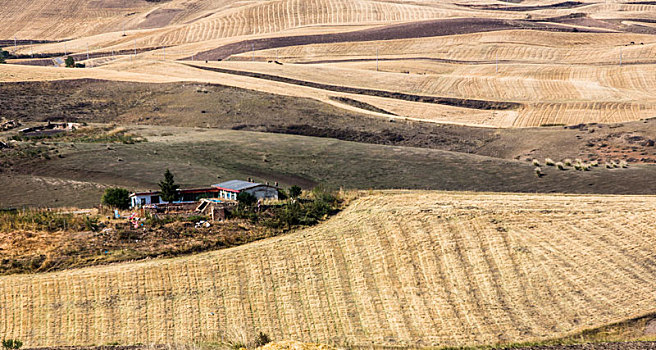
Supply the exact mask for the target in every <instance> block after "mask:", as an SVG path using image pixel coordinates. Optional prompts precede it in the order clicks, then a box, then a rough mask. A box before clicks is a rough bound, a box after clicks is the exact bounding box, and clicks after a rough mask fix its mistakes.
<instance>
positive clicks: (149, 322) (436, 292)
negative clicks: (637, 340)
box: [0, 191, 656, 347]
mask: <svg viewBox="0 0 656 350" xmlns="http://www.w3.org/2000/svg"><path fill="white" fill-rule="evenodd" d="M655 221H656V197H650V196H565V195H515V194H472V193H446V192H418V191H397V192H383V193H375V194H371V195H364V196H363V197H362V198H360V199H357V200H355V201H354V202H352V204H351V205H350V206H349V207H348V208H347V209H346V210H345V211H343V212H342V213H340V214H338V215H337V216H336V217H334V218H333V219H331V220H328V221H327V222H325V223H323V224H322V225H320V226H318V227H315V228H311V229H307V230H303V231H300V232H298V233H295V234H292V235H289V236H285V237H280V238H273V239H269V240H265V241H260V242H257V243H254V244H249V245H246V246H242V247H237V248H234V249H226V250H223V251H218V252H211V253H205V254H200V255H196V256H192V257H185V258H176V259H169V260H154V261H149V262H140V263H128V264H119V265H114V266H104V267H95V268H85V269H79V270H70V271H64V272H58V273H49V274H41V275H27V276H6V277H1V278H0V298H1V299H0V316H1V317H0V333H2V334H4V335H5V336H7V337H12V338H19V339H23V340H25V342H26V345H27V346H31V347H34V346H58V345H71V344H78V345H90V344H105V343H109V342H119V343H122V344H134V343H139V342H140V343H189V342H193V341H212V340H214V339H218V338H220V337H221V336H222V334H225V332H227V331H228V330H230V329H247V330H258V331H263V332H265V333H267V334H269V335H271V337H272V338H273V339H296V340H300V341H310V342H323V343H336V344H351V345H360V346H367V345H382V346H401V345H404V346H465V345H482V344H499V343H517V342H523V341H528V340H531V341H532V340H536V341H539V340H545V339H551V338H557V337H563V336H566V335H569V334H572V333H575V332H577V331H581V330H583V329H588V328H591V327H597V326H599V325H603V324H608V323H611V322H616V321H617V320H622V319H627V318H631V317H634V316H636V314H637V313H640V312H643V313H644V312H647V311H653V310H654V308H655V307H656V302H655V301H654V300H653V287H654V285H653V281H654V278H655V277H656V249H655V248H654V246H653V245H652V244H650V243H649V242H652V241H653V240H654V239H655V238H656V237H655V236H656V232H654V231H653V230H651V229H650V228H651V227H653V226H654V222H655Z"/></svg>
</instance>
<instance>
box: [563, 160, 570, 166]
mask: <svg viewBox="0 0 656 350" xmlns="http://www.w3.org/2000/svg"><path fill="white" fill-rule="evenodd" d="M563 163H565V165H566V166H572V160H571V159H565V160H564V161H563Z"/></svg>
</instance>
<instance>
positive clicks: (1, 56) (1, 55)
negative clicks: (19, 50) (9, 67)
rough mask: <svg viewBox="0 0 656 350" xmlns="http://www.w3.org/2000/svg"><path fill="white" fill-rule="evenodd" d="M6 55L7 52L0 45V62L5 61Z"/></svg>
mask: <svg viewBox="0 0 656 350" xmlns="http://www.w3.org/2000/svg"><path fill="white" fill-rule="evenodd" d="M7 57H9V52H8V51H5V50H3V49H2V48H1V47H0V64H3V63H7V61H6V60H5V59H6V58H7Z"/></svg>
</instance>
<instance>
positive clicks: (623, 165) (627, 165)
mask: <svg viewBox="0 0 656 350" xmlns="http://www.w3.org/2000/svg"><path fill="white" fill-rule="evenodd" d="M619 166H621V167H622V168H628V167H629V163H627V162H626V161H624V160H622V161H620V164H619Z"/></svg>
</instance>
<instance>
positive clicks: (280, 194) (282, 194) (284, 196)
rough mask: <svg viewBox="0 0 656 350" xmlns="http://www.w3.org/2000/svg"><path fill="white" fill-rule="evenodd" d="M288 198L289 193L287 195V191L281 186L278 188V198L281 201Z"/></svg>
mask: <svg viewBox="0 0 656 350" xmlns="http://www.w3.org/2000/svg"><path fill="white" fill-rule="evenodd" d="M287 198H289V195H287V192H285V190H284V189H283V188H279V189H278V199H279V200H281V201H284V200H285V199H287Z"/></svg>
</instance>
